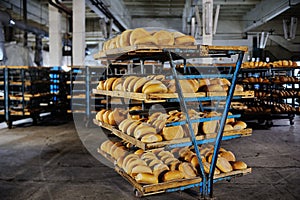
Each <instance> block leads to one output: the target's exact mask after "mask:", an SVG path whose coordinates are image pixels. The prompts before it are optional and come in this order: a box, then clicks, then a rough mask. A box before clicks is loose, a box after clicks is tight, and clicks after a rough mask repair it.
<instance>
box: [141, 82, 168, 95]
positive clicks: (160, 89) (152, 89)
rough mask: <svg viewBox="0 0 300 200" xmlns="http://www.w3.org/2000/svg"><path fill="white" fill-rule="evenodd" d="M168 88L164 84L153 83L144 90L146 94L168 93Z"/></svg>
mask: <svg viewBox="0 0 300 200" xmlns="http://www.w3.org/2000/svg"><path fill="white" fill-rule="evenodd" d="M167 92H168V88H167V87H166V86H165V85H164V84H162V83H161V84H153V85H149V86H148V87H146V88H145V89H144V91H143V93H145V94H152V93H167Z"/></svg>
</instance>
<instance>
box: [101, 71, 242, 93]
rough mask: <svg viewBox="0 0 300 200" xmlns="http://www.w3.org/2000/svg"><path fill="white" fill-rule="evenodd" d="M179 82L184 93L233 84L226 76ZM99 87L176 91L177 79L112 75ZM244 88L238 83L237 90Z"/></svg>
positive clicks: (204, 90)
mask: <svg viewBox="0 0 300 200" xmlns="http://www.w3.org/2000/svg"><path fill="white" fill-rule="evenodd" d="M179 83H180V86H181V89H182V91H183V92H184V93H196V92H224V91H227V90H228V88H229V87H230V85H231V83H230V81H228V80H227V79H225V78H213V79H188V80H179ZM97 89H98V90H108V91H126V92H137V93H144V94H153V93H175V92H176V86H175V80H174V79H173V80H168V79H166V78H165V76H164V75H149V76H147V77H139V76H127V77H119V78H117V77H111V78H108V79H106V80H101V81H99V83H98V86H97ZM243 90H244V88H243V86H241V85H238V84H237V85H236V87H235V91H237V92H242V91H243Z"/></svg>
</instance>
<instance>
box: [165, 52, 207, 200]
mask: <svg viewBox="0 0 300 200" xmlns="http://www.w3.org/2000/svg"><path fill="white" fill-rule="evenodd" d="M167 53H168V56H169V62H170V66H171V70H172V73H173V75H174V79H175V85H176V89H177V93H178V98H179V102H180V106H181V107H182V109H183V112H184V113H185V115H186V120H187V122H188V128H189V133H190V139H191V141H192V144H193V145H194V147H195V152H196V155H197V158H198V162H199V166H200V171H201V175H202V183H203V184H202V188H201V187H200V193H201V195H203V192H205V191H207V189H206V175H205V172H204V167H203V164H202V160H201V154H200V151H199V148H198V145H197V140H196V136H195V133H194V129H193V126H192V123H191V120H190V116H189V113H188V109H187V106H186V103H185V100H184V97H183V93H182V89H181V86H180V83H179V78H178V75H177V72H176V68H175V66H174V63H173V59H172V55H171V53H170V52H169V51H167Z"/></svg>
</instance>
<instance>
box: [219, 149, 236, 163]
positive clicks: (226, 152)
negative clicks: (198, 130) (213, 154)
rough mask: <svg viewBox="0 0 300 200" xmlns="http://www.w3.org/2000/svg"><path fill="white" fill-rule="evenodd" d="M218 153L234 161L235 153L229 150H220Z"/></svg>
mask: <svg viewBox="0 0 300 200" xmlns="http://www.w3.org/2000/svg"><path fill="white" fill-rule="evenodd" d="M219 155H220V156H221V157H223V158H225V159H226V160H228V161H229V162H230V161H235V155H234V154H233V153H232V152H231V151H225V152H221V153H220V154H219Z"/></svg>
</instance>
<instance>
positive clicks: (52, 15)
mask: <svg viewBox="0 0 300 200" xmlns="http://www.w3.org/2000/svg"><path fill="white" fill-rule="evenodd" d="M61 29H62V26H61V14H60V13H59V12H58V10H57V8H55V7H53V6H51V5H50V4H49V56H50V59H49V64H50V66H61V65H62V33H61Z"/></svg>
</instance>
